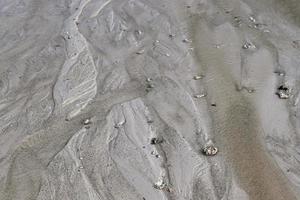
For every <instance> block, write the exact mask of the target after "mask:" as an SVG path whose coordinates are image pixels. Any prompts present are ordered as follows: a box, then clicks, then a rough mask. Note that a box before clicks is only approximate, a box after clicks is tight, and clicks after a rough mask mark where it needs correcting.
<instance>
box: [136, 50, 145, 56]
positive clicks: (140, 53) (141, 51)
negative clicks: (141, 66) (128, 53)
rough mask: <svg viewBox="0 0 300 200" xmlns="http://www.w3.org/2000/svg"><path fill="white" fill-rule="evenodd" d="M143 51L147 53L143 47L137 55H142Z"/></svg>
mask: <svg viewBox="0 0 300 200" xmlns="http://www.w3.org/2000/svg"><path fill="white" fill-rule="evenodd" d="M143 53H145V50H144V49H141V50H139V51H137V52H136V54H137V55H142V54H143Z"/></svg>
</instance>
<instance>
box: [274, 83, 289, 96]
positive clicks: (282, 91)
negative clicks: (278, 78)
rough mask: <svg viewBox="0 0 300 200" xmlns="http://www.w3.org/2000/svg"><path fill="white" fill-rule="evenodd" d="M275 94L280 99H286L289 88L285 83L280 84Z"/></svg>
mask: <svg viewBox="0 0 300 200" xmlns="http://www.w3.org/2000/svg"><path fill="white" fill-rule="evenodd" d="M276 94H277V95H278V97H279V98H280V99H288V98H289V97H290V95H291V89H290V88H288V87H287V86H285V85H281V86H279V87H278V88H277V92H276Z"/></svg>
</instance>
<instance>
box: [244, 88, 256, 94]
mask: <svg viewBox="0 0 300 200" xmlns="http://www.w3.org/2000/svg"><path fill="white" fill-rule="evenodd" d="M245 89H246V90H247V92H249V93H253V92H255V89H253V88H245Z"/></svg>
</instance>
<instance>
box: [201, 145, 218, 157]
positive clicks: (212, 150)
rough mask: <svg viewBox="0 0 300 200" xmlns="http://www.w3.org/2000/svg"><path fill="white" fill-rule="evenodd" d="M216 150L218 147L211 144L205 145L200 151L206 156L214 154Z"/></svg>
mask: <svg viewBox="0 0 300 200" xmlns="http://www.w3.org/2000/svg"><path fill="white" fill-rule="evenodd" d="M218 151H219V150H218V148H217V147H215V146H213V145H209V146H206V147H204V148H203V149H202V153H203V154H204V155H206V156H215V155H216V154H217V153H218Z"/></svg>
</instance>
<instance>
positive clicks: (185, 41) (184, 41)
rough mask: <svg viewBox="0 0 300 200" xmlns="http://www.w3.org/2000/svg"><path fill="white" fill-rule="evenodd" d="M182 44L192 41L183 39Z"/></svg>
mask: <svg viewBox="0 0 300 200" xmlns="http://www.w3.org/2000/svg"><path fill="white" fill-rule="evenodd" d="M182 42H183V43H191V42H192V41H191V40H189V39H187V38H185V39H183V40H182Z"/></svg>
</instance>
